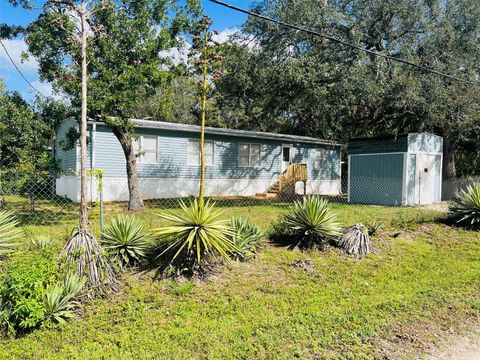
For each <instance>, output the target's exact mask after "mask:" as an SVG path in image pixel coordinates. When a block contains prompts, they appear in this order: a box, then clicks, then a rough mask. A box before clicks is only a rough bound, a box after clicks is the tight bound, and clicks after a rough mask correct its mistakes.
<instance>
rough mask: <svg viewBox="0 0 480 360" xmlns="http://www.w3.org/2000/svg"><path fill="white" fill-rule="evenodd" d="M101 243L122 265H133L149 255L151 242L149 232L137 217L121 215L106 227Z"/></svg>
mask: <svg viewBox="0 0 480 360" xmlns="http://www.w3.org/2000/svg"><path fill="white" fill-rule="evenodd" d="M101 244H102V245H103V247H104V249H105V250H106V251H107V253H108V254H109V255H110V256H111V257H113V259H115V260H116V261H119V262H120V264H121V265H133V264H135V263H138V262H139V261H140V260H141V259H142V258H144V257H146V256H147V252H148V249H149V247H150V242H149V240H148V237H147V233H146V231H145V229H144V227H143V225H142V223H141V222H140V220H138V219H137V218H135V217H131V216H125V215H119V216H118V217H116V218H113V219H112V222H111V223H110V225H109V226H107V227H106V229H105V232H104V233H103V237H102V240H101Z"/></svg>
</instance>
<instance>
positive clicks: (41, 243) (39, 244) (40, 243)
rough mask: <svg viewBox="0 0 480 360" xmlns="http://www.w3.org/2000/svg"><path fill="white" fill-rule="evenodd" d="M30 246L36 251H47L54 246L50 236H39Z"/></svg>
mask: <svg viewBox="0 0 480 360" xmlns="http://www.w3.org/2000/svg"><path fill="white" fill-rule="evenodd" d="M30 244H31V246H32V247H33V248H34V249H38V250H45V249H47V248H48V247H50V246H52V238H51V237H50V236H48V235H39V236H36V237H34V238H33V239H32V240H31V242H30Z"/></svg>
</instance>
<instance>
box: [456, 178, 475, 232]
mask: <svg viewBox="0 0 480 360" xmlns="http://www.w3.org/2000/svg"><path fill="white" fill-rule="evenodd" d="M450 211H451V214H452V217H453V218H454V219H455V220H456V222H457V223H458V224H463V225H466V226H471V227H474V228H479V227H480V182H478V183H475V184H472V185H469V186H467V188H466V189H465V190H461V191H460V192H459V193H458V194H457V197H456V198H455V200H454V201H453V204H452V206H451V207H450Z"/></svg>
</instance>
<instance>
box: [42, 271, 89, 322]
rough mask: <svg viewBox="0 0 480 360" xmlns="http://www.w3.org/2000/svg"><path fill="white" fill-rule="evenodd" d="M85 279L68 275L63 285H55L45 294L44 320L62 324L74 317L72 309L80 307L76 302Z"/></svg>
mask: <svg viewBox="0 0 480 360" xmlns="http://www.w3.org/2000/svg"><path fill="white" fill-rule="evenodd" d="M85 282H86V280H85V279H82V278H79V277H78V276H76V275H68V276H67V277H66V278H65V281H64V283H63V284H55V285H53V286H51V287H49V288H47V291H46V293H45V300H44V308H45V320H47V321H52V322H54V323H64V322H65V321H66V320H67V319H69V318H71V317H73V316H74V315H75V313H74V309H75V308H76V307H78V306H79V305H80V302H79V301H78V300H77V298H78V296H79V295H80V294H81V292H82V289H83V287H84V286H85Z"/></svg>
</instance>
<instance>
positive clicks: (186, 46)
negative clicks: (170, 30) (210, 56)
mask: <svg viewBox="0 0 480 360" xmlns="http://www.w3.org/2000/svg"><path fill="white" fill-rule="evenodd" d="M179 43H180V44H179V46H177V47H174V48H171V49H168V50H163V51H160V54H159V56H160V57H161V58H164V59H169V60H170V61H171V62H172V63H173V64H174V65H179V64H186V63H187V62H188V53H189V52H190V49H191V47H192V45H191V44H190V43H189V42H188V41H187V40H185V39H180V40H179Z"/></svg>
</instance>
